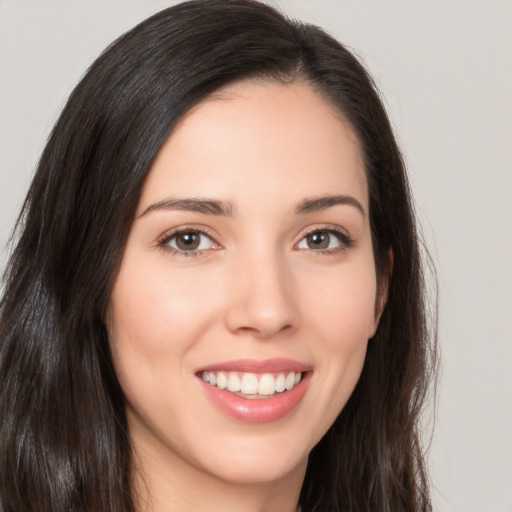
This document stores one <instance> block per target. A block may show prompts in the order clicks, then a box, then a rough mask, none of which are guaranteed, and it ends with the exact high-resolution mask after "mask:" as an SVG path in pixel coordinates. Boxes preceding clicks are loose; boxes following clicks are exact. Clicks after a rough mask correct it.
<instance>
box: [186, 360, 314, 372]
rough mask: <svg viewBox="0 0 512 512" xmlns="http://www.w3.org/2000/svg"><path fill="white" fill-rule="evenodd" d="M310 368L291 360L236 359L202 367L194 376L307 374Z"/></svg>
mask: <svg viewBox="0 0 512 512" xmlns="http://www.w3.org/2000/svg"><path fill="white" fill-rule="evenodd" d="M311 370H312V368H311V366H308V365H306V364H303V363H299V362H298V361H293V360H292V359H285V358H276V359H265V360H260V359H237V360H234V361H224V362H222V363H215V364H211V365H208V366H202V367H201V368H198V369H197V370H196V374H200V373H201V372H221V371H227V372H247V373H273V372H301V373H302V372H309V371H311Z"/></svg>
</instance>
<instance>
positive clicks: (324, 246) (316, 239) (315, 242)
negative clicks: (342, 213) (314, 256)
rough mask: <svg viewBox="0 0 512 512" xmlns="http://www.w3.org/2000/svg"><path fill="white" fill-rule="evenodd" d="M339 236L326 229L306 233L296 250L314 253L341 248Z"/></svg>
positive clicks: (341, 242)
mask: <svg viewBox="0 0 512 512" xmlns="http://www.w3.org/2000/svg"><path fill="white" fill-rule="evenodd" d="M341 237H342V236H341V234H339V233H336V232H335V231H332V230H328V229H319V230H317V231H312V232H311V233H308V234H307V235H306V236H305V237H304V238H303V239H302V240H301V241H300V242H299V243H298V244H297V248H298V249H312V250H316V251H328V250H331V249H338V248H341V247H343V246H344V245H346V244H344V242H343V241H342V239H341Z"/></svg>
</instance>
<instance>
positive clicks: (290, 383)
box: [285, 372, 295, 391]
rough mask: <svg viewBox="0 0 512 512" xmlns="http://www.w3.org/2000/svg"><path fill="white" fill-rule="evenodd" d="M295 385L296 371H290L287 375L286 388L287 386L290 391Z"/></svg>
mask: <svg viewBox="0 0 512 512" xmlns="http://www.w3.org/2000/svg"><path fill="white" fill-rule="evenodd" d="M294 385H295V373H293V372H290V373H289V374H288V375H287V376H286V384H285V388H286V389H287V390H288V391H290V389H292V388H293V386H294Z"/></svg>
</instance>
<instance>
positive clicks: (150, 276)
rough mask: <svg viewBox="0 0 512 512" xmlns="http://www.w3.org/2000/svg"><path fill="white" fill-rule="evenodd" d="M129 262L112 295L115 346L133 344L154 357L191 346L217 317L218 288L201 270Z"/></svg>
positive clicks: (145, 355) (144, 354)
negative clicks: (178, 269)
mask: <svg viewBox="0 0 512 512" xmlns="http://www.w3.org/2000/svg"><path fill="white" fill-rule="evenodd" d="M129 263H130V262H128V264H127V265H126V266H125V267H124V268H122V269H121V272H120V274H119V276H118V279H117V281H116V284H115V286H114V290H113V293H112V297H111V314H110V319H111V322H110V326H111V329H110V332H111V338H112V340H113V341H114V344H115V345H121V344H122V345H123V346H126V345H130V346H132V348H133V349H134V350H137V351H139V352H140V353H141V355H143V356H144V357H146V358H154V359H158V358H160V357H161V356H162V355H163V354H164V353H168V352H174V353H179V352H181V351H182V350H185V349H186V347H187V346H188V345H189V344H190V343H192V341H193V339H194V338H197V337H198V336H200V334H201V332H202V331H204V330H205V329H206V328H207V326H208V325H209V323H210V322H211V321H212V320H213V319H214V318H215V313H216V310H217V306H216V303H215V300H216V296H215V293H214V289H215V286H212V283H211V281H210V282H209V283H205V282H204V280H201V279H200V276H198V273H197V272H196V273H194V272H181V273H176V274H172V273H171V274H170V273H169V269H167V268H165V265H153V266H152V267H151V268H149V269H148V268H147V265H146V266H145V267H142V265H141V266H139V265H136V264H132V265H129ZM139 268H142V269H143V270H138V269H139Z"/></svg>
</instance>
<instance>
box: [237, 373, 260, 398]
mask: <svg viewBox="0 0 512 512" xmlns="http://www.w3.org/2000/svg"><path fill="white" fill-rule="evenodd" d="M240 391H241V392H242V393H243V394H244V395H256V394H257V393H258V378H257V377H256V375H254V373H244V375H243V377H242V382H241V384H240Z"/></svg>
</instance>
